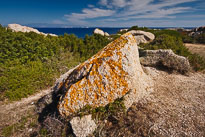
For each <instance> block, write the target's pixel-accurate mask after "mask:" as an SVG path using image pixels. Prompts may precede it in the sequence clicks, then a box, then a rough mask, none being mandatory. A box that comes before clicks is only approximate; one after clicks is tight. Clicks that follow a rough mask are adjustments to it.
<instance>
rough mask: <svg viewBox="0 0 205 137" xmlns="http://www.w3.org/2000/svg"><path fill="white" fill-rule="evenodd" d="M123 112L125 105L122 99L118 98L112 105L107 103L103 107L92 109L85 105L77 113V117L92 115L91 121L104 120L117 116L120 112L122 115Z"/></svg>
mask: <svg viewBox="0 0 205 137" xmlns="http://www.w3.org/2000/svg"><path fill="white" fill-rule="evenodd" d="M124 111H125V105H124V102H123V98H118V99H116V100H115V101H114V102H113V103H109V104H108V105H106V106H105V107H97V108H92V107H91V106H89V105H86V106H85V107H84V108H82V109H80V110H79V112H77V115H78V116H80V117H82V116H84V115H88V114H92V117H93V119H96V120H105V119H107V118H109V117H111V116H116V115H118V114H119V113H120V112H122V113H124Z"/></svg>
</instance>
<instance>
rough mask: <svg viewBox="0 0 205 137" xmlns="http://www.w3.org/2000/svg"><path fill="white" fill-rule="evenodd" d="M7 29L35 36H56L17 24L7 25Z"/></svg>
mask: <svg viewBox="0 0 205 137" xmlns="http://www.w3.org/2000/svg"><path fill="white" fill-rule="evenodd" d="M8 29H11V30H12V31H14V32H24V33H26V32H35V33H37V34H41V35H45V36H47V35H50V36H57V35H55V34H46V33H43V32H39V31H38V30H37V29H34V28H31V27H27V26H21V25H19V24H8Z"/></svg>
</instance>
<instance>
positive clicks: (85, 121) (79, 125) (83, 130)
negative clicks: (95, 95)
mask: <svg viewBox="0 0 205 137" xmlns="http://www.w3.org/2000/svg"><path fill="white" fill-rule="evenodd" d="M70 124H71V126H72V129H73V133H74V134H75V135H76V137H86V136H88V135H89V134H92V133H93V132H94V130H95V129H96V128H97V125H96V124H95V122H94V120H92V116H91V115H87V116H84V117H82V118H80V117H74V118H73V119H72V120H71V121H70Z"/></svg>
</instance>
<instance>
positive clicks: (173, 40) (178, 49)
mask: <svg viewBox="0 0 205 137" xmlns="http://www.w3.org/2000/svg"><path fill="white" fill-rule="evenodd" d="M141 47H143V48H145V49H150V50H157V49H171V50H172V51H173V52H174V53H176V54H178V55H180V56H184V57H187V58H188V59H189V62H190V64H191V66H192V67H193V69H194V70H195V71H198V70H203V69H205V61H204V60H203V58H202V57H200V56H199V55H197V54H192V53H191V52H190V51H189V50H188V49H187V48H186V47H185V46H184V45H183V41H182V38H181V37H176V36H171V35H169V34H161V35H159V36H158V37H157V38H156V39H155V40H154V41H153V42H151V43H149V44H141Z"/></svg>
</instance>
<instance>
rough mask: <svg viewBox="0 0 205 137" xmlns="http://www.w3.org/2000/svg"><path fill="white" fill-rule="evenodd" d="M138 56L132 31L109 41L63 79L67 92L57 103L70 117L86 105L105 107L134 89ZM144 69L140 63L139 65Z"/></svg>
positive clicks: (63, 112) (63, 86) (62, 88)
mask: <svg viewBox="0 0 205 137" xmlns="http://www.w3.org/2000/svg"><path fill="white" fill-rule="evenodd" d="M138 59H139V55H138V47H137V44H136V41H135V38H134V37H133V36H132V34H130V33H126V34H124V35H122V36H121V37H120V38H119V39H117V40H115V41H113V42H112V43H110V44H108V45H107V46H106V47H105V48H103V49H102V50H101V51H99V52H98V53H97V54H96V55H94V56H93V57H91V58H90V59H88V60H87V61H85V62H84V63H82V64H80V65H79V66H78V67H76V68H75V69H74V70H73V72H72V73H71V74H69V76H68V78H67V79H66V80H65V81H64V82H63V84H62V86H60V89H61V90H63V91H64V92H65V95H63V96H62V97H61V100H60V102H59V105H58V109H59V112H60V113H61V114H62V115H63V116H69V115H71V114H72V113H74V112H77V111H78V110H79V109H81V108H83V107H84V106H86V105H89V106H91V107H94V108H95V107H99V106H105V105H107V104H108V103H111V102H113V101H114V100H115V99H117V98H121V97H123V96H124V95H125V94H126V93H127V92H129V91H130V89H133V88H134V87H133V83H135V82H134V77H135V75H136V74H137V73H136V72H137V71H141V69H140V70H137V67H136V65H140V64H139V63H138V64H136V62H139V61H138ZM140 68H141V66H140Z"/></svg>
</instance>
